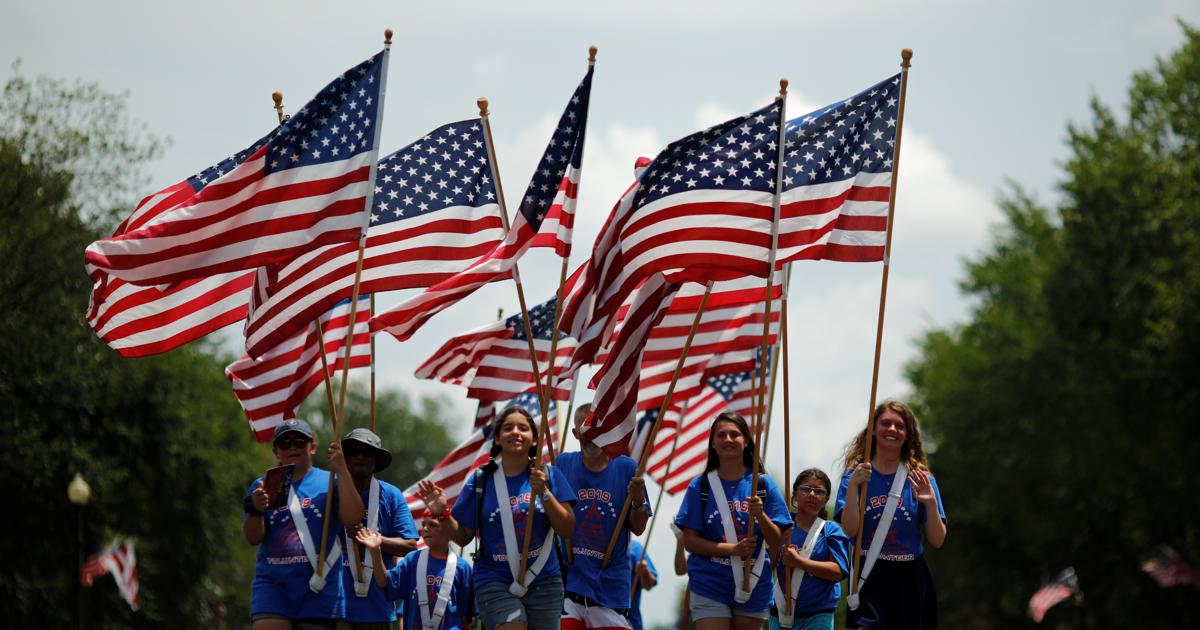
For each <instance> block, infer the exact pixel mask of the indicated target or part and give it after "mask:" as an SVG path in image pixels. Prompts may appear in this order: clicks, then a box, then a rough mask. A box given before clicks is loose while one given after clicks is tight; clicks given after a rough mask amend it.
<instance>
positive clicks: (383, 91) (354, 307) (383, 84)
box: [338, 28, 392, 414]
mask: <svg viewBox="0 0 1200 630" xmlns="http://www.w3.org/2000/svg"><path fill="white" fill-rule="evenodd" d="M391 52H392V29H390V28H389V29H385V30H384V31H383V62H382V64H381V66H380V73H379V74H380V79H379V81H380V84H379V105H378V107H379V109H378V112H379V113H378V115H377V116H376V117H375V118H376V120H375V139H374V144H373V145H372V146H374V147H375V152H376V156H378V153H379V136H380V133H381V132H382V131H383V122H382V121H383V103H384V101H385V98H384V97H385V96H387V71H388V59H390V58H391ZM378 164H379V160H378V159H375V160H371V168H370V172H369V174H368V175H367V181H368V182H370V183H371V187H370V188H368V189H367V198H366V200H365V202H364V207H363V223H362V230H361V231H360V233H359V237H358V258H357V259H356V260H355V261H354V290H353V291H352V292H351V294H350V320H349V322H347V325H346V348H347V350H346V356H347V357H349V356H350V350H349V348H350V344H352V343H354V318H355V316H356V315H357V314H358V290H359V287H360V286H361V284H362V268H363V256H364V255H365V254H366V251H367V229H368V228H369V226H370V223H371V207H372V206H373V205H374V204H375V169H376V168H377V167H378ZM348 378H350V361H348V360H347V361H345V362H344V363H343V365H342V387H341V390H340V391H339V392H338V413H339V414H341V413H342V412H343V411H345V409H346V380H347V379H348Z"/></svg>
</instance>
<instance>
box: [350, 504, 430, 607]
mask: <svg viewBox="0 0 1200 630" xmlns="http://www.w3.org/2000/svg"><path fill="white" fill-rule="evenodd" d="M361 496H362V502H363V507H364V508H366V507H367V504H368V502H369V499H370V488H369V487H368V488H367V489H366V490H363V491H362V493H361ZM363 512H364V513H363V520H362V523H363V525H364V526H365V525H366V524H367V514H366V509H364V510H363ZM378 519H379V522H378V523H377V525H378V529H379V533H380V534H382V535H383V536H384V537H385V538H408V539H415V538H417V536H418V534H417V525H416V523H414V522H413V518H412V512H411V511H410V510H409V509H408V501H406V500H405V498H404V492H403V491H401V490H400V489H399V488H397V487H396V486H393V485H392V484H390V483H388V482H386V481H380V482H379V514H378ZM340 531H342V532H344V531H345V530H340ZM359 550H360V551H359V553H360V555H361V554H365V550H364V549H363V548H362V547H359ZM342 558H343V559H342V565H343V568H342V573H343V576H344V577H343V582H344V584H343V585H342V589H343V591H344V592H345V598H346V620H347V621H350V622H355V623H365V622H370V621H395V620H396V610H395V607H394V606H392V605H391V604H389V603H388V602H387V599H386V598H385V597H384V595H383V590H382V589H380V588H379V586H378V585H377V584H375V580H374V579H372V576H371V574H370V573H369V572H367V568H366V565H363V571H364V576H363V577H364V578H365V579H366V580H368V581H369V582H370V585H371V586H370V590H368V591H367V596H366V597H359V596H358V595H357V594H356V593H355V592H354V561H353V559H352V558H351V556H350V554H348V553H345V549H343V556H342ZM394 558H395V557H394V556H392V554H390V553H384V554H383V566H385V567H391V566H393V565H394Z"/></svg>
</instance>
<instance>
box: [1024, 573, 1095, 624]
mask: <svg viewBox="0 0 1200 630" xmlns="http://www.w3.org/2000/svg"><path fill="white" fill-rule="evenodd" d="M1070 597H1075V598H1076V599H1082V598H1083V592H1082V591H1081V590H1079V578H1078V577H1076V576H1075V569H1074V567H1067V568H1065V569H1063V571H1062V573H1059V574H1058V577H1055V578H1054V579H1053V580H1052V581H1050V582H1049V583H1046V584H1043V585H1042V587H1041V588H1039V589H1038V590H1037V592H1035V593H1034V594H1033V597H1030V598H1029V616H1030V617H1032V618H1033V621H1034V622H1035V623H1041V622H1042V619H1044V618H1045V617H1046V612H1047V611H1049V610H1050V609H1051V608H1053V607H1054V606H1055V605H1056V604H1058V603H1059V602H1061V601H1063V600H1065V599H1067V598H1070Z"/></svg>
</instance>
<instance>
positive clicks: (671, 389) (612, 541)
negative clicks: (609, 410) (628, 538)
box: [600, 280, 713, 569]
mask: <svg viewBox="0 0 1200 630" xmlns="http://www.w3.org/2000/svg"><path fill="white" fill-rule="evenodd" d="M712 287H713V283H712V281H711V280H709V281H708V283H707V284H706V285H705V286H704V297H702V298H700V307H699V308H697V309H696V317H695V318H694V319H693V320H692V328H691V330H689V331H688V336H687V340H686V341H684V342H683V351H682V352H681V353H680V355H679V362H678V363H676V364H675V372H674V373H673V374H671V383H670V384H669V385H668V386H667V394H666V396H664V397H663V401H662V405H660V406H659V408H658V417H656V418H655V419H654V426H652V427H651V428H650V433H647V434H646V444H647V445H650V444H654V437H655V436H656V435H658V428H659V427H660V426H662V421H663V417H665V416H666V415H667V410H668V409H670V408H671V396H672V395H673V394H674V393H675V385H676V384H678V383H679V376H680V374H682V373H683V364H684V362H686V361H687V356H688V351H689V350H691V348H692V340H693V339H695V338H696V330H697V329H699V328H700V319H701V318H702V317H704V309H705V307H707V306H708V296H710V295H712ZM650 450H651V449H650V448H649V447H646V448H643V449H642V452H641V453H638V467H637V472H636V473H635V474H636V475H637V476H638V477H641V476H642V475H644V474H646V462H647V461H648V460H649V459H650ZM631 505H633V496H626V497H625V503H624V505H622V506H621V515H620V516H618V517H617V524H616V527H615V528H614V529H613V533H612V536H611V537H610V538H609V539H608V547H607V548H606V549H605V550H604V559H603V560H602V561H601V563H600V568H601V569H607V568H608V563H609V562H610V561H611V560H612V552H613V548H614V547H616V546H617V538H619V537H620V536H621V529H622V528H624V527H625V518H626V517H627V516H629V507H630V506H631Z"/></svg>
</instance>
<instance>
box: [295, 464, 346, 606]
mask: <svg viewBox="0 0 1200 630" xmlns="http://www.w3.org/2000/svg"><path fill="white" fill-rule="evenodd" d="M310 472H311V471H310ZM329 474H331V475H332V474H333V473H329ZM297 485H299V484H297ZM296 495H297V493H296V489H295V487H293V488H292V491H291V492H289V493H288V512H290V513H291V515H292V525H294V526H295V527H296V535H297V536H298V537H299V538H300V544H301V545H302V546H303V547H304V555H306V556H308V564H309V566H311V567H312V570H313V574H312V577H311V578H309V580H308V588H309V590H311V591H312V592H314V593H320V592H321V590H322V589H324V588H325V576H327V575H329V570H330V569H332V568H333V567H334V566H336V565H337V562H338V560H340V559H341V557H342V546H341V545H332V546H330V548H329V553H328V554H326V556H325V566H324V567H323V569H324V570H323V571H322V570H318V569H317V560H318V558H317V547H316V544H315V543H314V542H313V537H312V533H311V532H309V531H308V521H307V520H305V518H304V512H303V510H301V509H300V499H299V498H298V497H297V496H296ZM325 518H329V515H328V514H326V515H325Z"/></svg>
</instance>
